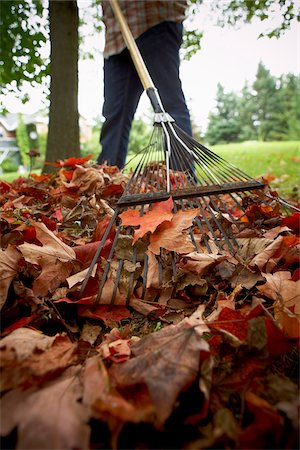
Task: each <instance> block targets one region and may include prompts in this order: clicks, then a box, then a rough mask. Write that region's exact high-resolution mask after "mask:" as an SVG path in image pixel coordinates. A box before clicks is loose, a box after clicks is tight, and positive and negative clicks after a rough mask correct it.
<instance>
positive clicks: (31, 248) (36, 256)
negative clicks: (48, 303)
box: [18, 222, 76, 296]
mask: <svg viewBox="0 0 300 450" xmlns="http://www.w3.org/2000/svg"><path fill="white" fill-rule="evenodd" d="M32 226H34V227H35V230H36V235H37V239H38V240H39V241H40V242H41V243H42V244H43V245H42V246H39V245H35V244H28V243H25V244H21V245H19V247H18V248H19V249H20V251H21V252H22V254H23V256H24V258H25V259H26V261H28V262H30V263H31V264H37V265H39V266H40V267H41V268H42V272H41V274H40V275H39V276H38V277H37V278H36V279H35V280H34V284H33V292H34V294H35V295H37V296H39V295H40V296H44V295H46V294H47V293H48V290H50V291H53V290H55V289H56V288H57V287H58V286H59V285H60V283H61V282H62V281H64V280H65V279H66V278H67V277H68V276H69V275H70V273H71V270H72V265H71V262H72V261H75V260H76V254H75V252H74V250H73V249H72V248H71V247H69V246H68V245H66V244H64V242H62V241H61V240H60V239H59V238H58V237H56V236H55V234H54V233H52V231H50V230H48V228H47V227H46V226H45V225H44V224H43V223H36V222H32Z"/></svg>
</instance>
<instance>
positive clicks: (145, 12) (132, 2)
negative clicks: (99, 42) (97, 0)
mask: <svg viewBox="0 0 300 450" xmlns="http://www.w3.org/2000/svg"><path fill="white" fill-rule="evenodd" d="M119 4H120V8H121V10H122V12H123V14H124V16H125V19H126V21H127V23H128V25H129V28H130V30H131V33H132V35H133V37H134V39H136V38H137V37H139V36H140V35H141V34H142V33H144V32H145V31H146V30H148V29H149V28H151V27H153V26H154V25H157V24H159V23H161V22H164V21H166V20H168V21H172V22H182V21H183V20H184V19H185V9H186V5H187V2H186V0H174V1H173V0H161V1H156V0H119ZM102 10H103V20H104V24H105V48H104V52H103V55H104V57H105V58H108V57H109V56H111V55H116V54H118V53H120V52H121V51H122V50H124V48H125V47H126V45H125V42H124V40H123V37H122V34H121V30H120V27H119V24H118V23H117V21H116V19H115V17H114V14H113V11H112V9H111V7H110V4H109V2H108V1H107V0H103V1H102Z"/></svg>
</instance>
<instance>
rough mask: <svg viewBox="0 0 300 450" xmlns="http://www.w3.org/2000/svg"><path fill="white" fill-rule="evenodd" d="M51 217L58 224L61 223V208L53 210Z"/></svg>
mask: <svg viewBox="0 0 300 450" xmlns="http://www.w3.org/2000/svg"><path fill="white" fill-rule="evenodd" d="M51 217H54V219H57V220H58V222H62V221H63V219H64V217H63V215H62V209H61V208H55V212H54V213H53V214H52V216H51Z"/></svg>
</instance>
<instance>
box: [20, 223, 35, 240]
mask: <svg viewBox="0 0 300 450" xmlns="http://www.w3.org/2000/svg"><path fill="white" fill-rule="evenodd" d="M22 233H23V236H24V241H26V242H34V241H35V240H36V231H35V228H34V227H33V226H27V227H26V228H24V230H22Z"/></svg>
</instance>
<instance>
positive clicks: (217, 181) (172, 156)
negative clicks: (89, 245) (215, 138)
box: [81, 122, 280, 304]
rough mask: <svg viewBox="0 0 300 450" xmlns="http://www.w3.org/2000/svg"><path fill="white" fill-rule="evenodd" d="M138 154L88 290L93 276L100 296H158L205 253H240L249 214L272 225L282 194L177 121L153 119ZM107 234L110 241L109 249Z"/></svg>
mask: <svg viewBox="0 0 300 450" xmlns="http://www.w3.org/2000/svg"><path fill="white" fill-rule="evenodd" d="M135 158H136V160H137V162H136V164H135V168H134V170H132V169H130V170H131V176H130V180H129V182H128V183H127V185H126V188H125V190H124V193H123V195H122V196H121V198H120V199H119V201H118V202H117V206H116V208H115V211H114V214H113V215H112V217H111V220H110V223H109V225H108V227H107V229H106V231H105V233H104V235H103V238H102V241H101V243H100V245H99V248H98V251H97V253H96V255H95V257H94V259H93V261H92V263H91V266H90V268H89V271H88V273H87V275H86V278H85V281H84V283H83V285H82V289H81V294H82V295H86V291H85V290H86V288H87V284H88V281H89V279H90V278H91V277H92V278H93V282H94V284H95V283H96V285H97V294H96V295H95V303H98V302H101V303H102V304H125V303H126V302H129V300H130V299H132V298H139V299H141V298H142V299H147V300H150V301H155V300H157V298H158V296H161V295H164V294H163V293H164V292H166V291H168V292H169V295H171V294H170V292H171V291H172V295H176V292H178V291H180V290H182V289H183V288H184V287H185V286H187V285H188V284H186V283H190V284H193V282H194V281H193V280H191V279H189V280H188V281H187V278H188V277H187V269H186V268H187V267H189V264H193V261H196V260H197V259H199V258H200V257H201V256H202V257H203V255H206V256H205V257H211V258H212V259H217V258H220V257H222V255H224V253H227V254H228V253H229V254H231V255H234V256H235V258H236V259H239V238H240V237H242V236H243V232H244V230H245V229H249V227H251V224H250V223H251V222H255V220H249V217H250V215H251V214H252V216H253V217H254V218H255V219H256V220H263V219H264V218H266V217H267V218H268V220H270V218H271V221H272V219H273V222H272V226H274V221H276V220H278V209H279V207H280V205H279V203H278V199H276V198H274V197H272V196H271V195H270V194H269V193H268V188H267V186H265V184H263V183H261V182H259V181H256V180H254V179H251V177H249V176H248V175H246V174H245V173H243V172H242V171H241V170H240V169H238V168H237V167H235V166H234V165H232V164H230V163H228V162H226V161H225V160H224V159H222V158H221V157H220V156H218V155H216V154H215V153H213V152H212V151H210V150H209V149H207V148H206V147H204V146H203V145H202V144H200V143H198V142H196V141H195V140H194V139H193V138H191V137H190V136H188V135H187V134H186V133H185V132H184V131H182V130H181V129H180V128H179V127H177V126H176V125H175V124H174V123H171V122H166V123H164V122H161V123H158V124H155V126H154V129H153V133H152V137H151V140H150V144H149V146H148V147H147V148H146V149H144V151H142V152H141V153H140V154H139V155H137V156H136V157H135ZM129 164H131V166H133V164H134V161H133V160H131V161H130V162H129ZM253 217H252V219H253ZM108 236H110V237H111V246H110V249H109V253H106V254H105V255H104V244H105V242H106V240H107V238H108ZM105 251H107V249H106V250H105ZM208 255H210V256H208ZM95 267H96V274H95V275H92V274H93V271H95ZM184 280H185V281H184Z"/></svg>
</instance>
